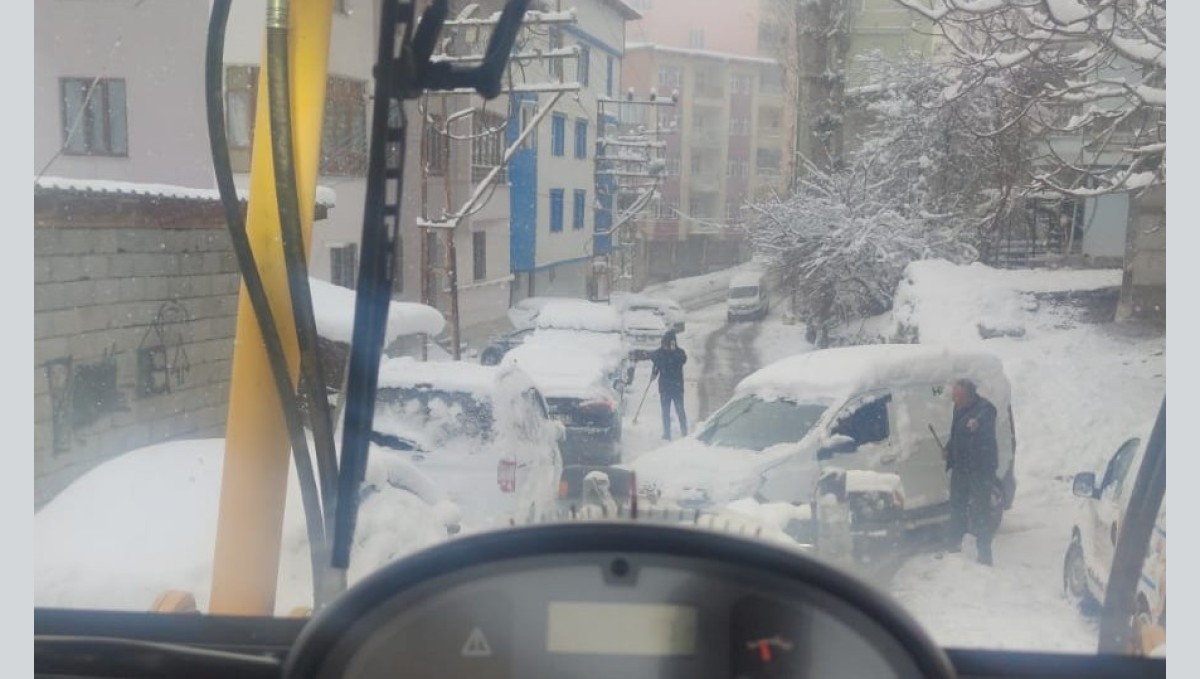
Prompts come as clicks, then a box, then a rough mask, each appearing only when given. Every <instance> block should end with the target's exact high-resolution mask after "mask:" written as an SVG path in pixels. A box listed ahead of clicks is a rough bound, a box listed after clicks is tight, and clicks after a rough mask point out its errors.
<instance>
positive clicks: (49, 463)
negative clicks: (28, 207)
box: [34, 194, 239, 506]
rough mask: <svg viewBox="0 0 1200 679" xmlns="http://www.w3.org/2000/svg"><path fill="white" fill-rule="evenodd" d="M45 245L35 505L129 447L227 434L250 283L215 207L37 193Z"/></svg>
mask: <svg viewBox="0 0 1200 679" xmlns="http://www.w3.org/2000/svg"><path fill="white" fill-rule="evenodd" d="M34 248H35V250H34V261H35V274H34V328H35V330H34V339H35V343H34V385H35V386H34V399H35V400H34V402H35V406H34V413H35V414H34V427H35V429H34V455H35V465H34V474H35V502H36V504H37V505H39V506H40V505H41V504H42V503H44V502H45V501H46V500H48V499H49V498H51V497H52V496H53V495H54V494H55V493H57V492H59V491H60V490H61V489H62V488H63V487H65V486H66V484H68V483H69V482H70V481H71V480H72V479H74V478H75V477H77V476H78V475H79V474H81V473H83V472H84V471H86V470H87V469H89V468H91V467H92V466H94V465H95V464H97V463H99V462H101V461H103V460H105V459H107V458H110V457H112V456H114V455H117V454H119V453H122V452H125V451H128V450H131V449H134V448H138V447H141V446H145V445H149V444H152V443H157V442H161V441H166V440H170V439H176V438H198V437H207V436H221V435H222V433H223V431H224V425H225V418H226V411H227V408H228V393H229V377H230V359H231V356H232V352H233V336H234V329H235V315H236V311H237V292H238V283H239V279H238V275H237V273H236V272H237V267H236V263H235V260H234V256H233V252H232V249H231V245H230V239H229V236H228V234H227V233H226V231H225V228H224V222H223V220H222V219H221V216H220V212H219V210H218V209H216V206H215V204H213V203H211V202H203V203H202V202H197V201H171V200H167V201H161V200H154V199H145V198H140V197H139V198H133V199H131V198H127V197H126V198H114V197H104V198H97V197H91V198H80V197H78V196H73V195H70V194H39V195H35V232H34ZM147 481H148V482H150V480H147Z"/></svg>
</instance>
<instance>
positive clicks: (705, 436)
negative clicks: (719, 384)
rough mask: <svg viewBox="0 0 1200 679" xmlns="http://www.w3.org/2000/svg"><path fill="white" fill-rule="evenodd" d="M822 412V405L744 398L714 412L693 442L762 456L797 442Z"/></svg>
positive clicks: (823, 409) (819, 417) (823, 408)
mask: <svg viewBox="0 0 1200 679" xmlns="http://www.w3.org/2000/svg"><path fill="white" fill-rule="evenodd" d="M826 409H827V406H823V405H813V404H799V403H794V402H792V401H788V400H785V399H775V400H771V401H764V400H763V399H760V398H758V397H757V396H744V397H742V398H739V399H737V400H735V401H731V402H730V403H729V405H727V406H725V407H724V408H721V409H720V410H719V411H717V412H716V413H715V414H714V415H713V416H712V418H711V419H709V421H708V424H707V426H706V427H705V428H704V430H703V431H701V432H700V434H699V435H698V436H697V437H696V438H698V439H700V440H701V441H704V442H705V443H707V444H710V445H714V446H724V447H727V448H746V449H748V450H754V451H758V452H762V451H763V450H766V449H767V448H770V447H771V446H774V445H778V444H780V443H797V442H799V441H800V439H802V438H804V437H805V436H806V435H807V434H808V432H809V431H810V430H811V429H812V428H813V426H814V425H816V423H817V422H818V421H819V420H820V419H821V415H823V414H825V410H826Z"/></svg>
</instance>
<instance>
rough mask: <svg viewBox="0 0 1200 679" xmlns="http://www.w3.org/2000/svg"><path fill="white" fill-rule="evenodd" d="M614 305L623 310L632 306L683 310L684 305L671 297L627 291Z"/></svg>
mask: <svg viewBox="0 0 1200 679" xmlns="http://www.w3.org/2000/svg"><path fill="white" fill-rule="evenodd" d="M614 306H616V307H617V308H619V309H621V310H622V311H625V310H628V309H630V308H632V307H643V308H647V307H653V308H655V309H672V310H679V311H682V310H683V307H682V306H680V305H679V302H676V301H675V300H673V299H671V298H669V297H651V296H650V295H643V294H639V293H626V294H623V295H621V296H620V297H619V298H618V299H617V301H616V303H615V304H614Z"/></svg>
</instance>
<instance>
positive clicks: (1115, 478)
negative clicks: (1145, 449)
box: [1100, 439, 1142, 500]
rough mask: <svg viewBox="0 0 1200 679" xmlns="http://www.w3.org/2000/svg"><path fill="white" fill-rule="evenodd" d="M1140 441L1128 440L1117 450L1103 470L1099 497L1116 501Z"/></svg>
mask: <svg viewBox="0 0 1200 679" xmlns="http://www.w3.org/2000/svg"><path fill="white" fill-rule="evenodd" d="M1141 442H1142V441H1141V439H1129V440H1128V441H1126V442H1125V443H1123V444H1122V445H1121V447H1120V448H1118V449H1117V452H1116V453H1114V454H1113V456H1112V459H1111V460H1109V461H1108V467H1107V468H1106V469H1105V470H1104V481H1103V482H1101V484H1100V496H1101V497H1111V498H1112V499H1114V500H1115V499H1118V498H1120V497H1121V491H1122V490H1123V489H1124V487H1125V477H1126V476H1128V475H1129V465H1130V464H1131V463H1132V462H1133V454H1134V453H1135V452H1136V451H1137V448H1138V445H1140V444H1141Z"/></svg>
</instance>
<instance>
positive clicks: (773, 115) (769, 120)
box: [758, 107, 783, 132]
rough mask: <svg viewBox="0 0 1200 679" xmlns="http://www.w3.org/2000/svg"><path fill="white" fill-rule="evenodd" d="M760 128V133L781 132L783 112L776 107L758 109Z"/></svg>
mask: <svg viewBox="0 0 1200 679" xmlns="http://www.w3.org/2000/svg"><path fill="white" fill-rule="evenodd" d="M758 127H759V131H765V132H779V130H780V128H782V127H783V111H781V110H780V109H778V108H774V107H771V108H760V109H758Z"/></svg>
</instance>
